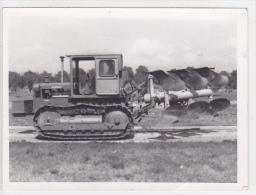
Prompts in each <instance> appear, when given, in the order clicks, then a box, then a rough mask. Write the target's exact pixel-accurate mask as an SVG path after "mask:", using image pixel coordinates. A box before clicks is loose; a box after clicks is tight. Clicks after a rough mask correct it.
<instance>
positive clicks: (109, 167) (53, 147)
mask: <svg viewBox="0 0 256 195" xmlns="http://www.w3.org/2000/svg"><path fill="white" fill-rule="evenodd" d="M10 181H12V182H53V181H58V182H214V183H235V182H237V143H236V142H234V141H224V142H222V143H215V142H208V143H204V142H198V143H196V142H195V143H186V142H175V143H172V142H152V143H106V142H100V143H96V142H84V143H27V142H13V143H10Z"/></svg>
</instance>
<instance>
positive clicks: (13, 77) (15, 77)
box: [9, 71, 21, 92]
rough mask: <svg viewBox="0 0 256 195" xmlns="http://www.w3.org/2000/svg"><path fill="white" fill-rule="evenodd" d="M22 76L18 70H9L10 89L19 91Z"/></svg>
mask: <svg viewBox="0 0 256 195" xmlns="http://www.w3.org/2000/svg"><path fill="white" fill-rule="evenodd" d="M20 79H21V76H20V74H18V73H17V72H12V71H9V89H10V90H11V91H12V90H13V91H15V92H16V91H17V89H18V88H19V87H20Z"/></svg>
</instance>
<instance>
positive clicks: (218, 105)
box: [210, 98, 230, 112]
mask: <svg viewBox="0 0 256 195" xmlns="http://www.w3.org/2000/svg"><path fill="white" fill-rule="evenodd" d="M210 106H211V108H212V111H213V112H218V111H221V110H224V109H226V108H228V107H229V106H230V101H229V100H228V99H225V98H219V99H215V100H212V101H211V102H210Z"/></svg>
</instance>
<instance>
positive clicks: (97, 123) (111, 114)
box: [33, 104, 133, 140]
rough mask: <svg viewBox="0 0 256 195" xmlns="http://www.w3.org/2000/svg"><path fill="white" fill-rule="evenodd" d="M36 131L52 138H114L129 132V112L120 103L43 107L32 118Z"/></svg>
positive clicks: (130, 117)
mask: <svg viewBox="0 0 256 195" xmlns="http://www.w3.org/2000/svg"><path fill="white" fill-rule="evenodd" d="M33 122H34V126H35V128H36V130H37V132H38V133H39V134H40V135H41V136H42V137H43V138H46V139H54V140H114V139H123V138H125V137H127V136H129V135H131V134H132V131H131V129H132V124H133V119H132V115H131V112H130V111H129V110H128V109H127V108H126V107H124V106H122V105H118V104H116V105H92V104H80V105H75V106H65V107H56V106H44V107H41V108H40V109H38V111H37V112H36V113H35V115H34V118H33Z"/></svg>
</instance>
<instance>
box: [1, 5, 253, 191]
mask: <svg viewBox="0 0 256 195" xmlns="http://www.w3.org/2000/svg"><path fill="white" fill-rule="evenodd" d="M147 2H148V3H147ZM253 5H254V6H253ZM7 7H63V8H67V7H163V8H171V7H176V8H179V7H186V8H188V7H190V8H197V7H201V8H213V7H214V8H223V7H224V8H244V9H247V10H248V21H247V23H246V25H247V24H248V27H247V26H243V27H242V28H241V29H248V46H247V44H246V45H244V46H242V49H241V50H240V51H238V54H239V55H241V56H245V57H242V58H238V62H237V64H239V63H241V64H247V62H248V64H249V65H248V68H249V69H247V68H244V69H240V70H238V74H240V75H242V76H243V77H244V76H245V77H247V78H249V79H248V80H249V81H248V82H245V80H244V79H242V78H241V76H239V75H238V91H239V93H240V94H248V93H249V96H248V97H246V98H249V101H248V104H249V105H248V104H247V101H245V104H240V103H239V104H240V107H239V108H238V114H239V115H240V114H241V117H243V118H242V119H241V118H240V119H239V117H238V129H243V128H246V129H247V128H248V127H249V132H248V133H249V135H248V134H246V133H245V132H244V131H241V130H240V131H238V138H239V137H242V138H243V139H242V140H238V145H239V144H240V143H242V145H243V147H244V148H246V147H247V143H248V140H247V139H249V143H250V145H249V154H247V153H243V151H241V147H238V154H240V155H241V158H246V159H248V155H249V159H250V162H249V170H250V171H249V173H250V174H249V190H248V191H247V192H246V193H250V191H251V190H255V174H253V173H255V152H254V149H255V131H253V130H255V100H254V99H255V91H256V90H255V89H256V88H255V73H256V72H255V24H254V26H253V23H255V2H254V3H253V2H252V1H235V2H234V1H233V2H231V1H204V2H202V1H201V2H200V1H199V2H197V1H189V2H188V1H179V2H177V1H157V2H156V1H141V2H135V1H130V2H129V3H128V2H125V1H105V2H104V3H103V2H102V1H95V2H92V1H73V2H71V1H63V2H55V3H54V2H52V1H34V2H33V3H31V2H29V1H27V2H26V1H23V2H22V3H21V2H19V1H12V3H8V2H7V1H3V3H2V7H1V8H2V9H1V11H2V16H3V8H7ZM253 12H254V13H253ZM2 18H3V17H2ZM3 19H5V18H3ZM2 21H3V20H2ZM238 22H239V21H238ZM240 22H241V21H240ZM241 25H244V22H243V21H242V23H241ZM2 26H3V25H2ZM239 27H240V26H239ZM238 32H239V29H238ZM1 33H2V35H3V36H5V37H4V38H6V35H5V29H4V28H3V30H2V31H1ZM243 33H245V34H247V32H243ZM238 37H239V35H238ZM244 38H247V37H246V36H245V37H244ZM238 41H242V38H241V39H239V38H238ZM244 41H245V42H247V40H243V41H242V43H241V44H243V43H244ZM3 48H4V51H2V52H1V55H2V56H3V58H2V59H3V62H1V63H2V67H3V69H1V75H3V80H1V82H2V83H1V84H2V86H3V90H1V100H2V102H3V103H2V110H3V112H1V120H2V122H3V123H2V124H4V123H5V121H9V120H8V118H5V116H4V115H3V113H5V112H6V109H7V111H8V107H6V105H8V104H6V98H5V97H4V94H6V92H7V94H8V78H7V77H8V74H6V67H8V65H7V66H6V62H7V61H6V56H8V53H3V52H6V51H8V50H6V43H5V42H3ZM238 49H239V48H238ZM247 49H248V52H247ZM247 55H248V56H249V57H248V58H247ZM239 60H240V61H239ZM237 68H238V69H239V66H238V67H237ZM7 72H8V69H7ZM249 89H250V91H249ZM244 98H245V97H244V96H241V97H238V102H240V101H243V100H244ZM246 113H248V114H249V116H247V114H246ZM247 119H249V121H248V124H247V125H246V126H241V125H243V124H244V123H243V124H242V123H241V121H244V120H246V121H247ZM239 121H240V122H239ZM2 130H3V131H1V136H2V140H3V145H4V146H2V145H1V149H2V150H1V151H2V155H1V156H2V158H3V159H2V160H3V161H2V162H3V166H2V168H3V169H2V170H3V171H6V170H7V168H6V166H8V165H6V162H5V161H6V160H5V159H6V158H8V150H6V146H7V143H8V144H9V142H8V134H4V133H3V132H4V131H6V126H4V127H3V129H2ZM7 130H8V128H7ZM239 142H240V143H239ZM239 164H240V163H239V162H238V166H239ZM8 170H9V169H8ZM238 172H239V170H238ZM4 174H5V175H4V178H6V172H4ZM239 174H242V175H243V176H242V177H240V175H239ZM246 175H247V173H246V171H245V172H244V170H242V171H240V172H239V173H238V179H239V178H246ZM4 178H3V179H2V181H3V182H5V181H4ZM242 180H243V181H239V180H238V183H240V182H241V183H240V185H239V187H238V186H237V185H235V184H230V189H231V190H232V191H237V190H239V189H240V190H241V187H243V184H245V183H247V181H246V179H245V180H244V179H242ZM2 181H1V183H2ZM13 184H14V185H13ZM20 184H21V185H20ZM20 184H18V188H16V187H17V186H15V185H16V184H15V183H13V182H12V184H10V183H9V182H7V183H5V184H4V186H3V187H5V189H6V190H7V191H16V190H18V191H23V190H24V191H26V190H33V189H29V188H30V187H29V185H31V186H33V185H34V184H35V183H32V182H30V183H20ZM48 184H49V183H47V184H46V185H47V187H46V186H44V188H45V189H46V190H47V191H54V190H55V189H56V186H57V187H58V186H60V187H62V185H66V186H67V187H66V188H61V189H62V190H61V191H63V190H64V191H66V190H67V191H70V190H71V191H72V190H74V191H75V190H76V189H79V187H80V186H79V185H78V184H74V183H72V185H73V184H74V187H72V188H71V187H70V186H68V185H67V183H66V184H64V183H50V185H48ZM43 185H45V184H43ZM90 185H91V187H92V188H91V189H90V190H98V185H99V183H96V184H90ZM125 185H126V186H127V184H125ZM140 185H141V184H136V183H135V184H134V187H132V188H131V187H130V186H129V187H128V188H120V189H119V188H118V189H117V188H116V189H115V191H116V190H120V191H122V190H135V191H137V190H140V189H139V186H140ZM174 185H176V186H175V187H174V188H175V189H176V190H179V188H180V186H181V185H182V186H183V187H182V188H184V187H185V189H189V191H190V192H193V193H195V192H196V191H202V190H203V191H205V190H207V189H206V188H204V186H203V185H205V184H196V185H197V186H196V187H194V186H192V187H190V188H187V187H186V186H187V185H189V184H185V183H182V184H178V183H177V184H174ZM193 185H194V184H193ZM225 185H226V184H209V185H208V187H207V188H208V190H209V189H210V190H214V191H215V190H216V191H220V192H222V193H225V194H226V193H227V192H224V191H225V190H226V189H225V188H226V187H225ZM228 185H229V184H228ZM100 186H101V188H102V190H104V191H108V190H110V191H111V190H112V189H113V187H117V185H116V183H114V185H113V186H111V187H110V188H109V184H107V185H106V184H105V183H101V184H100ZM118 186H119V185H118ZM120 186H121V185H120ZM6 187H7V188H6ZM87 187H88V186H87ZM188 187H189V186H188ZM223 187H224V188H223ZM237 187H238V188H237ZM80 189H81V188H80ZM87 189H88V188H87ZM149 189H152V190H155V191H165V190H170V189H169V187H166V186H164V185H162V184H159V186H156V184H155V183H147V184H146V188H144V189H142V190H143V191H148V190H149ZM199 189H200V190H199ZM81 190H86V188H85V187H83V189H81ZM176 190H175V191H176ZM208 190H207V191H208ZM244 190H246V186H245V188H244ZM40 191H44V189H40ZM185 191H187V190H185ZM183 193H185V192H181V191H180V192H179V194H183ZM207 193H210V192H207ZM241 193H245V192H241ZM33 194H34V193H33Z"/></svg>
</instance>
